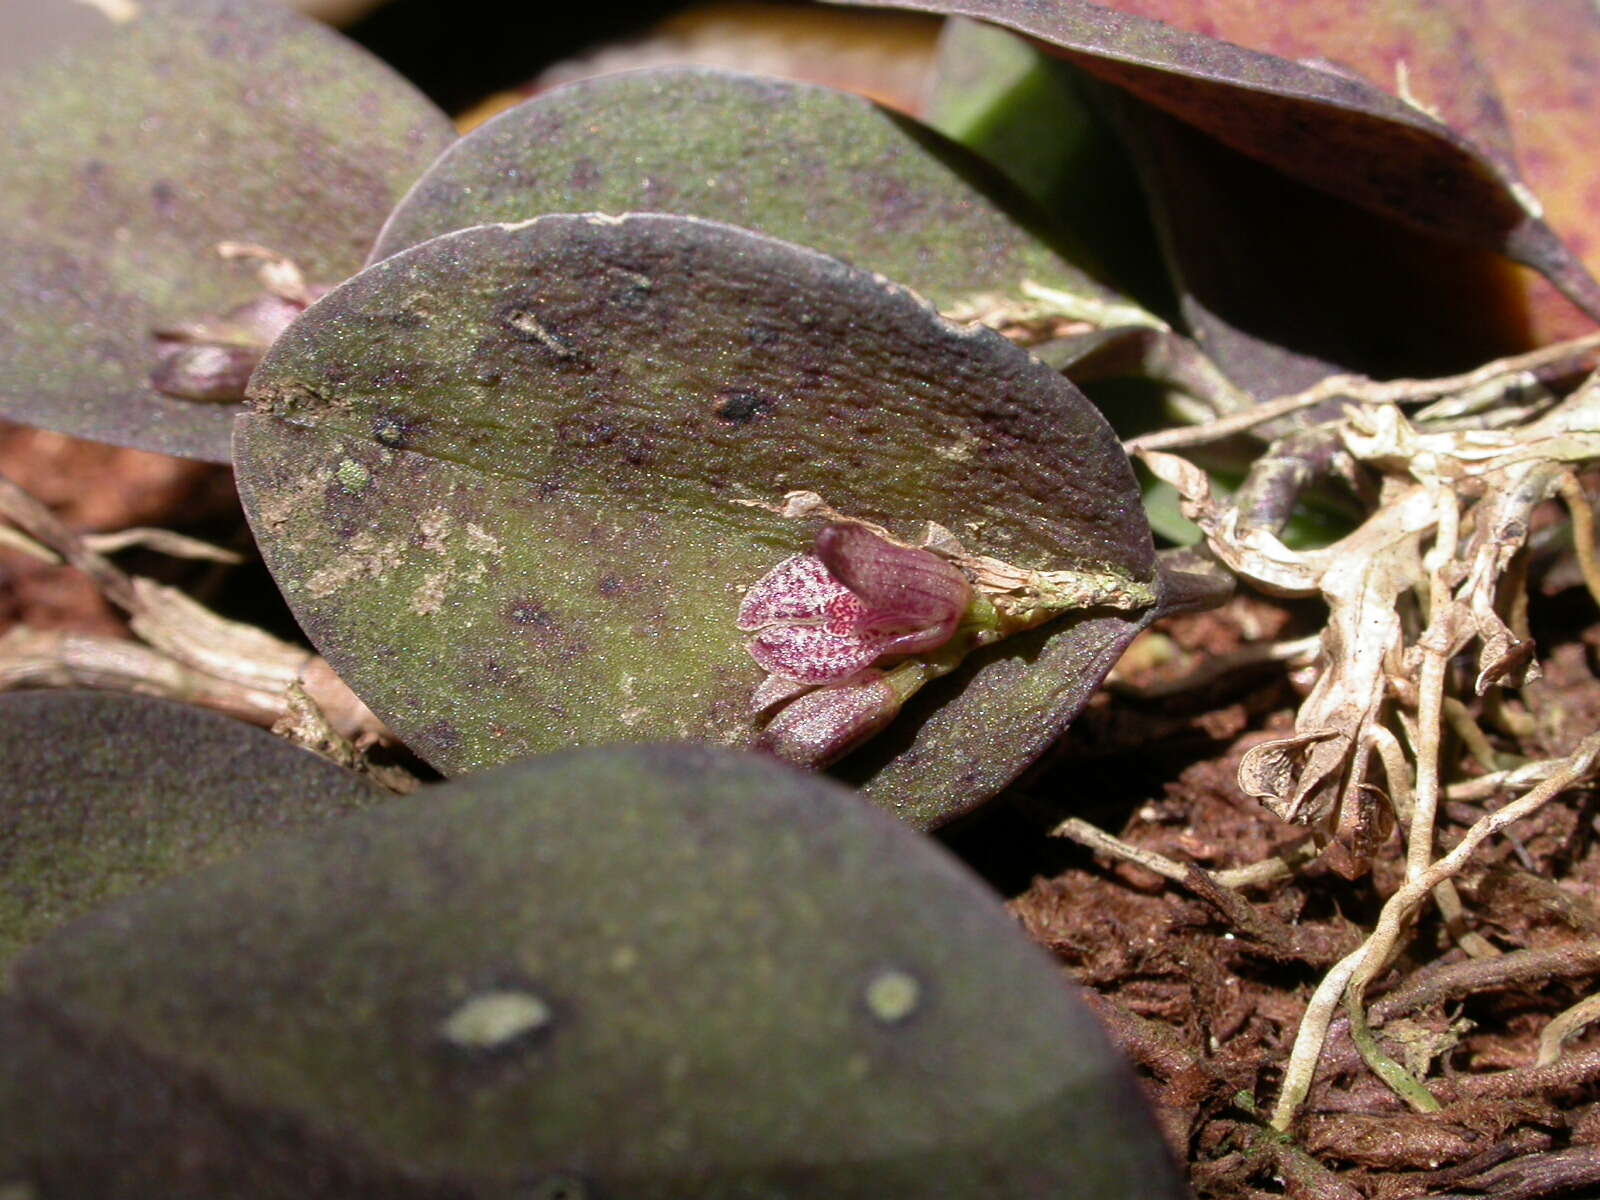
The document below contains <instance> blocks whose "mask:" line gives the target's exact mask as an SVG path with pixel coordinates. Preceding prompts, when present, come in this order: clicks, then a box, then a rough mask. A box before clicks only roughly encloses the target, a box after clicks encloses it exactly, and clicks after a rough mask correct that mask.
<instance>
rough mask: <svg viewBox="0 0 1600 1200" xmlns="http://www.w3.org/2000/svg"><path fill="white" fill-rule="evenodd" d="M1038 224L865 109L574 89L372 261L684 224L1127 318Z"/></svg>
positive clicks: (382, 241) (392, 222) (388, 229)
mask: <svg viewBox="0 0 1600 1200" xmlns="http://www.w3.org/2000/svg"><path fill="white" fill-rule="evenodd" d="M1026 207H1027V206H1026V204H1025V202H1024V201H1023V198H1022V197H1021V195H1020V193H1018V192H1016V191H1015V190H1014V189H1012V188H1010V187H1008V186H1006V185H1005V181H1004V180H1003V179H1002V178H1001V177H1000V176H998V175H997V174H995V173H994V172H992V171H990V170H989V169H988V168H986V167H985V166H984V164H983V163H982V162H980V161H979V160H977V159H975V158H973V157H972V156H971V155H970V154H968V153H966V152H965V151H963V150H962V149H961V148H960V147H959V146H957V145H955V144H953V143H951V142H949V141H948V140H946V139H945V138H943V137H941V136H940V135H938V134H936V133H934V132H933V131H932V130H930V129H927V128H926V127H924V126H921V125H918V124H917V123H916V122H914V121H912V120H910V119H909V118H907V117H903V116H899V115H897V114H895V113H891V112H889V111H888V110H886V109H883V108H880V107H878V106H877V105H875V104H872V103H871V102H869V101H867V100H864V99H862V98H860V97H859V96H852V95H849V94H847V93H844V92H837V91H833V90H832V89H829V88H823V87H815V86H811V85H808V84H799V83H788V82H784V81H782V80H777V79H767V78H763V77H760V76H755V75H741V74H737V73H735V72H730V71H716V70H690V69H681V70H680V69H674V70H667V69H663V70H655V71H640V72H632V73H628V74H623V75H613V76H608V77H602V78H598V79H591V80H587V81H585V82H581V83H576V84H573V85H571V86H569V87H564V88H560V89H557V90H556V91H553V92H549V93H547V94H545V95H543V96H539V97H537V98H535V99H533V100H530V101H528V102H527V103H525V104H522V105H520V106H518V107H517V108H514V109H512V110H510V111H509V112H506V113H504V114H502V115H501V116H499V117H496V118H495V119H494V120H492V121H490V122H488V123H487V124H485V125H483V126H482V127H480V128H479V129H476V130H474V131H473V132H472V133H471V134H469V135H468V136H467V137H465V138H463V139H461V141H460V142H458V143H457V144H456V145H455V146H454V147H452V148H451V150H450V151H449V152H448V153H446V154H445V155H444V156H443V157H442V158H441V159H440V160H439V162H438V163H436V164H435V165H434V166H433V167H432V168H430V169H429V171H428V172H427V174H426V175H424V176H423V177H422V179H421V180H419V181H418V183H417V185H416V187H414V188H413V189H412V191H411V193H410V195H408V196H407V197H406V198H405V200H404V201H403V202H402V203H401V204H400V206H399V207H398V208H397V209H396V210H395V212H394V213H393V215H391V216H390V218H389V221H388V223H387V225H386V226H385V227H384V230H383V233H382V235H381V236H380V238H379V239H378V244H377V247H376V249H375V250H374V251H373V261H376V260H377V259H378V258H382V257H386V256H388V255H390V254H393V253H395V252H396V251H398V250H403V249H405V248H406V247H407V246H414V245H416V244H417V243H418V242H422V241H425V240H427V239H428V238H431V237H435V236H438V235H440V234H444V233H450V232H453V231H454V230H457V229H464V228H466V227H468V226H471V225H486V224H490V223H493V222H498V221H520V220H524V219H526V218H529V217H536V216H539V215H541V214H544V213H552V212H591V211H592V212H609V213H619V212H644V211H649V212H669V213H681V214H684V215H686V216H697V217H706V218H709V219H712V220H718V221H727V222H728V223H729V224H733V225H742V226H744V227H745V228H747V229H755V230H759V231H760V232H763V233H769V234H771V235H773V236H774V237H781V238H786V239H788V240H791V241H796V242H799V243H801V244H802V245H806V246H810V247H812V248H813V249H816V250H821V251H823V252H824V253H826V254H832V255H834V256H835V257H837V258H842V259H844V260H845V261H847V262H850V263H853V264H855V265H856V266H859V267H863V268H866V269H868V270H872V271H876V272H878V273H879V274H881V275H884V276H886V277H888V278H890V279H893V280H895V281H896V282H897V283H902V284H905V285H906V286H907V287H910V288H912V289H914V290H915V291H916V292H918V293H919V294H920V295H922V296H925V297H927V299H929V300H930V301H932V302H933V303H934V304H935V305H936V306H937V307H938V308H940V309H941V310H943V311H952V310H966V309H971V308H973V307H984V306H985V305H984V304H983V303H982V302H981V301H980V298H981V297H986V296H991V297H1003V298H1008V299H1012V300H1020V299H1021V298H1022V297H1021V293H1020V287H1021V284H1022V282H1023V281H1024V280H1031V281H1033V282H1035V283H1039V284H1042V285H1044V286H1046V287H1049V288H1053V289H1056V290H1058V291H1062V292H1066V293H1068V294H1070V295H1073V296H1078V297H1082V298H1083V299H1084V300H1085V301H1086V302H1087V303H1088V304H1090V305H1105V304H1118V303H1121V304H1126V301H1122V300H1120V298H1119V297H1118V296H1117V295H1116V294H1115V293H1114V292H1112V291H1111V290H1110V289H1108V288H1107V287H1105V286H1104V285H1102V284H1098V283H1096V282H1094V281H1093V280H1092V279H1090V278H1089V277H1088V276H1086V275H1085V274H1084V273H1083V271H1081V270H1079V269H1078V268H1077V267H1076V266H1074V265H1072V264H1071V263H1069V262H1068V261H1067V260H1066V259H1064V258H1063V257H1062V255H1061V252H1060V251H1061V247H1062V244H1063V242H1062V239H1064V238H1065V237H1066V235H1065V234H1064V233H1063V232H1061V231H1059V230H1048V231H1041V230H1039V229H1037V228H1035V229H1032V230H1030V228H1029V227H1028V226H1029V225H1030V224H1037V220H1038V218H1037V216H1036V215H1030V214H1029V213H1021V214H1020V215H1019V211H1018V210H1019V208H1026ZM1068 253H1069V256H1070V257H1072V258H1073V259H1074V261H1078V262H1082V261H1084V260H1085V259H1086V258H1087V255H1086V253H1085V252H1084V251H1082V250H1081V249H1078V250H1075V251H1068Z"/></svg>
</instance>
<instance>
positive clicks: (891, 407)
mask: <svg viewBox="0 0 1600 1200" xmlns="http://www.w3.org/2000/svg"><path fill="white" fill-rule="evenodd" d="M251 386H252V389H253V394H254V397H255V403H256V405H257V409H258V411H256V412H253V413H250V414H247V415H246V416H244V417H242V418H241V419H240V422H239V427H238V431H237V438H236V451H237V454H236V459H237V464H236V465H237V477H238V481H239V487H240V491H241V494H242V496H243V498H244V502H245V506H246V510H247V512H248V514H249V516H250V519H251V522H252V525H253V527H254V528H255V530H256V533H257V536H258V539H259V541H260V544H261V546H262V552H263V555H264V557H265V558H266V560H267V563H268V566H269V567H270V568H271V570H272V572H273V574H274V576H275V577H276V578H277V579H278V581H279V583H280V586H281V587H282V588H283V590H284V593H285V595H286V597H287V598H288V600H289V603H290V605H291V607H292V608H293V609H294V611H295V613H296V616H297V617H298V618H299V619H300V621H301V624H302V627H303V628H305V629H306V631H307V633H308V634H309V636H310V637H311V638H312V640H313V641H314V642H316V643H317V645H318V646H319V647H320V648H321V649H322V651H323V652H324V653H325V654H326V655H327V656H328V657H329V658H330V661H331V662H332V663H333V666H334V668H335V669H336V670H338V671H339V672H340V674H341V675H342V676H343V677H344V678H345V679H347V680H349V682H350V684H351V686H352V687H353V688H355V689H356V691H357V692H358V693H359V694H360V695H361V696H362V698H363V699H364V700H366V701H367V702H368V703H369V704H370V705H372V706H373V708H374V709H375V710H376V711H378V712H379V713H380V715H382V716H383V718H384V719H385V721H386V722H387V723H388V724H389V725H390V727H391V728H393V729H395V730H396V731H397V732H398V733H399V734H400V736H401V737H402V738H404V739H405V741H406V743H407V744H408V745H410V746H411V747H412V748H413V749H415V750H417V751H418V752H419V753H421V754H423V755H424V756H426V757H427V758H428V759H429V760H430V761H431V762H432V763H433V764H434V765H436V766H437V767H439V768H440V769H441V770H443V771H445V772H447V773H455V772H464V771H471V770H476V769H480V768H482V767H486V766H490V765H493V764H495V763H497V762H503V761H505V760H507V759H510V758H515V757H519V756H523V755H526V754H530V753H536V752H538V751H540V750H545V749H551V748H554V747H558V746H562V745H572V744H574V743H580V744H581V743H588V744H597V743H599V744H603V743H607V742H618V741H638V740H640V739H646V738H656V739H662V738H682V737H705V738H708V739H716V740H719V741H722V742H725V743H729V744H738V745H746V746H748V745H754V744H755V741H756V739H757V738H758V737H759V735H760V732H761V728H762V720H761V718H760V716H759V715H758V714H755V713H752V712H751V705H752V696H753V694H754V693H755V691H756V689H757V687H758V686H759V685H760V683H761V681H762V678H763V672H762V671H761V670H760V668H759V667H758V666H757V665H756V663H754V662H753V661H752V660H751V658H750V655H749V654H748V652H747V651H746V648H745V644H746V642H747V640H748V637H749V634H748V633H747V632H744V631H741V630H740V628H739V623H740V622H739V619H738V618H739V609H740V602H741V597H743V595H744V594H745V592H746V591H748V590H749V589H750V587H751V585H752V584H753V583H755V582H756V581H757V580H760V579H761V578H762V577H763V576H764V575H766V574H768V573H769V572H770V571H772V569H773V567H774V566H775V565H776V564H778V563H781V562H782V561H784V560H785V559H786V558H788V557H789V556H790V555H792V554H794V553H796V552H797V551H801V550H804V549H805V548H806V546H807V543H808V542H809V541H810V539H811V537H812V536H813V535H814V533H815V528H816V527H815V525H812V524H809V523H807V522H805V521H795V520H788V519H785V518H783V517H781V516H778V515H777V514H775V513H774V512H773V511H772V508H771V506H772V505H773V504H774V503H775V502H778V501H781V500H782V499H783V497H784V495H785V493H787V492H788V491H790V490H796V489H807V488H809V489H811V490H815V491H817V492H818V493H819V494H821V495H823V496H824V497H825V498H826V500H827V501H828V503H830V504H832V505H833V506H835V507H836V508H837V509H838V510H839V511H840V512H843V513H846V514H848V515H849V516H851V517H855V518H858V519H860V520H864V521H871V522H874V523H876V524H880V525H882V526H884V527H885V528H886V529H888V531H889V532H890V533H891V534H892V535H893V536H894V537H896V538H899V539H901V540H905V541H911V540H914V539H915V538H916V537H917V536H918V535H919V534H920V533H921V532H922V531H923V529H924V526H925V524H926V522H929V521H933V522H937V523H939V524H940V525H943V526H944V527H946V528H948V529H951V530H953V531H955V532H956V533H957V534H958V535H959V536H961V537H962V538H963V539H964V544H965V545H966V546H967V548H968V549H969V550H970V551H971V552H972V553H975V554H988V555H993V556H994V557H996V558H999V559H1003V560H1004V561H1006V562H1008V563H1013V564H1016V565H1017V566H1019V567H1021V568H1024V569H1027V570H1034V571H1056V570H1062V571H1066V570H1080V569H1091V568H1098V567H1100V566H1105V567H1109V568H1113V569H1114V570H1115V571H1116V572H1117V573H1119V574H1121V575H1125V576H1127V577H1128V578H1129V579H1131V580H1133V581H1136V582H1139V581H1142V582H1144V583H1145V584H1146V585H1148V584H1149V583H1150V582H1151V581H1153V578H1154V575H1155V561H1154V549H1153V546H1152V545H1151V540H1150V532H1149V528H1148V526H1147V524H1146V523H1145V521H1144V518H1143V515H1142V512H1141V509H1140V505H1139V495H1138V489H1137V486H1136V483H1135V481H1134V478H1133V473H1132V471H1131V469H1130V467H1129V465H1128V462H1127V457H1126V455H1125V454H1123V452H1122V451H1121V448H1120V446H1119V445H1118V442H1117V440H1116V437H1115V435H1114V434H1113V433H1112V432H1111V430H1110V429H1109V428H1108V427H1107V426H1106V424H1105V422H1104V420H1103V419H1102V418H1101V416H1100V415H1099V414H1098V413H1097V412H1095V411H1094V409H1093V408H1092V407H1091V406H1090V405H1089V404H1088V403H1087V402H1086V401H1085V400H1084V399H1083V398H1082V397H1081V396H1080V395H1079V394H1078V393H1077V392H1076V390H1075V389H1073V387H1072V386H1071V384H1069V383H1067V382H1066V381H1065V380H1064V379H1062V378H1061V376H1060V375H1059V374H1057V373H1055V372H1053V371H1051V370H1050V369H1049V368H1048V367H1047V366H1045V365H1044V364H1042V363H1040V362H1038V361H1037V360H1035V359H1033V358H1032V357H1030V356H1029V355H1028V354H1026V353H1025V352H1023V351H1022V350H1020V349H1018V348H1017V347H1016V346H1013V345H1011V344H1010V343H1008V342H1006V341H1005V340H1004V339H1002V338H1000V337H998V336H996V335H994V334H992V333H990V332H988V331H984V330H963V329H959V328H956V327H954V326H952V325H951V324H950V323H949V322H947V321H944V320H941V319H940V318H939V316H938V315H937V314H936V313H934V312H932V311H931V310H930V309H929V308H928V307H927V306H926V305H925V304H924V303H922V302H920V301H919V300H918V299H917V298H915V297H913V296H911V295H910V294H908V293H907V292H905V291H904V290H902V289H900V288H897V287H895V286H893V285H891V284H887V283H885V281H883V280H882V279H881V278H877V277H875V276H873V275H872V274H869V273H868V272H866V271H862V270H859V269H856V268H852V267H849V266H846V265H845V264H843V263H840V262H839V261H837V260H835V259H831V258H828V257H826V256H824V255H821V254H817V253H815V252H813V251H809V250H805V249H802V248H800V247H797V246H793V245H790V244H788V243H784V242H779V241H777V240H775V239H772V238H767V237H763V236H761V235H759V234H754V233H751V232H749V231H746V230H740V229H735V228H733V227H731V226H726V225H719V224H715V223H712V222H707V221H698V220H694V219H692V218H686V217H674V216H663V215H659V214H654V215H633V216H628V217H624V218H614V217H596V216H588V217H582V216H550V217H541V218H539V219H537V220H535V221H532V222H528V223H524V224H520V225H514V226H487V227H483V228H479V229H472V230H464V231H462V232H460V233H456V234H451V235H448V236H446V237H443V238H439V239H437V240H435V241H432V242H428V243H424V244H423V245H421V246H417V247H414V248H412V249H411V250H408V251H405V252H403V253H401V254H399V255H396V256H394V257H391V258H388V259H385V260H384V261H383V262H380V263H377V264H375V265H374V266H372V267H369V268H368V269H367V270H366V271H364V272H362V274H361V275H359V276H358V277H356V278H355V279H353V280H350V281H349V282H347V283H346V284H344V285H343V286H341V287H340V288H338V289H336V290H335V291H334V292H332V293H331V294H329V295H328V296H326V297H324V298H323V299H322V300H321V301H319V302H318V303H317V304H315V305H313V306H312V307H311V308H310V309H308V310H307V311H306V313H305V315H304V316H302V317H301V318H300V319H299V320H298V321H296V322H295V324H294V325H293V326H291V327H290V329H289V330H288V331H287V332H286V333H285V334H284V335H283V336H282V337H281V338H279V339H278V341H277V343H276V344H275V345H274V346H273V348H272V349H271V350H270V351H269V352H268V354H267V357H266V358H265V359H264V360H263V362H262V365H261V367H260V369H259V370H258V371H257V372H256V376H255V378H254V380H253V381H252V385H251ZM1147 611H1148V610H1147ZM746 616H747V620H746V622H745V623H746V624H749V623H751V620H752V618H751V617H750V613H749V612H747V613H746ZM1145 619H1146V617H1145V615H1144V614H1134V615H1128V616H1113V615H1108V614H1105V613H1093V614H1089V613H1085V612H1073V613H1069V614H1067V615H1065V616H1063V617H1062V618H1061V619H1059V620H1057V621H1054V622H1052V623H1051V624H1049V625H1047V626H1044V627H1042V628H1040V629H1039V630H1036V631H1033V632H1032V633H1030V634H1027V635H1024V636H1020V637H1018V638H1015V639H1012V640H1011V641H1007V642H1004V643H1002V644H1001V645H1000V646H996V647H991V648H989V650H988V651H986V652H984V653H983V654H982V655H980V656H979V658H978V660H976V661H972V665H971V666H970V668H969V667H968V666H967V665H963V666H962V667H961V668H960V669H958V670H957V671H956V672H954V673H953V674H951V675H948V676H946V677H944V678H942V679H940V680H938V681H937V682H935V683H934V684H931V685H929V686H928V687H927V688H924V689H923V691H922V692H920V693H918V695H917V696H916V697H915V698H914V699H913V701H911V702H910V703H911V704H912V705H915V706H916V710H917V713H916V718H915V719H914V720H911V721H909V722H908V721H907V720H906V719H905V718H902V719H901V720H898V721H896V722H895V724H894V725H893V726H892V727H891V729H890V730H889V731H887V732H886V733H885V734H884V735H882V737H884V738H890V739H893V744H894V747H895V750H894V752H893V753H891V754H889V755H886V756H880V755H879V750H878V741H874V743H872V744H869V745H868V746H867V747H865V748H863V749H862V750H861V751H860V752H859V753H858V754H856V755H854V756H852V758H851V760H850V761H849V769H851V770H852V771H855V772H858V773H860V774H864V775H865V776H867V777H869V780H870V777H872V776H874V775H875V774H876V773H878V772H882V773H884V774H885V776H887V775H888V773H889V772H890V770H891V769H894V768H895V762H894V761H893V760H895V759H898V769H897V770H895V779H894V783H893V785H892V786H891V787H887V788H885V789H883V790H881V791H880V790H879V789H878V787H877V785H876V784H875V783H873V782H869V787H868V791H869V794H870V795H871V797H872V798H873V799H874V800H875V801H877V802H878V803H882V804H885V805H886V806H890V807H893V808H895V810H896V811H897V812H899V813H900V814H901V815H903V816H905V817H906V819H908V820H911V821H914V822H916V823H918V824H937V823H939V822H941V821H944V820H948V819H949V818H950V817H952V816H954V815H956V814H957V813H959V812H962V811H965V810H966V809H969V808H971V807H973V806H974V805H976V804H978V803H979V802H981V801H982V800H983V799H985V798H987V797H988V796H990V795H992V794H993V793H994V792H995V791H996V790H998V789H999V788H1000V787H1003V786H1004V785H1005V783H1006V782H1008V781H1009V780H1010V779H1011V778H1013V777H1014V776H1015V775H1016V773H1017V772H1018V771H1020V770H1021V769H1022V768H1023V767H1025V766H1026V765H1027V764H1028V763H1029V762H1031V761H1032V759H1033V758H1034V757H1035V756H1036V755H1037V754H1038V753H1039V752H1040V751H1041V750H1042V749H1043V747H1044V746H1046V745H1047V744H1048V743H1049V742H1050V741H1051V740H1052V739H1053V738H1054V737H1056V736H1057V735H1058V734H1059V733H1060V731H1061V730H1062V729H1063V728H1064V727H1065V726H1066V724H1067V723H1068V722H1069V721H1070V720H1071V719H1072V717H1073V716H1074V715H1075V714H1076V712H1077V711H1078V709H1079V708H1080V707H1081V705H1082V703H1083V702H1084V701H1085V700H1086V699H1087V696H1088V693H1089V692H1090V691H1092V689H1093V687H1094V686H1095V685H1096V684H1097V683H1098V682H1099V680H1100V678H1101V677H1102V676H1103V675H1104V673H1105V671H1106V670H1107V669H1109V667H1110V665H1111V663H1112V662H1113V661H1115V658H1116V656H1117V655H1118V654H1119V653H1120V652H1121V649H1122V646H1123V645H1125V644H1126V641H1127V640H1128V639H1129V638H1131V637H1132V636H1133V634H1134V633H1135V632H1136V631H1137V629H1138V628H1139V626H1140V623H1141V622H1142V621H1143V620H1145ZM814 628H815V627H814ZM908 708H909V705H908ZM907 715H908V716H909V715H910V714H909V712H908V714H907ZM935 717H938V718H939V719H938V721H937V722H936V721H935V720H934V718H935ZM936 727H937V728H938V730H939V732H938V733H937V735H933V730H934V729H935V728H936ZM902 734H903V735H904V738H908V739H911V740H912V741H914V742H916V743H917V744H916V745H915V747H914V749H908V746H907V743H906V742H905V741H904V740H902ZM878 740H879V741H881V738H880V739H878Z"/></svg>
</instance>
